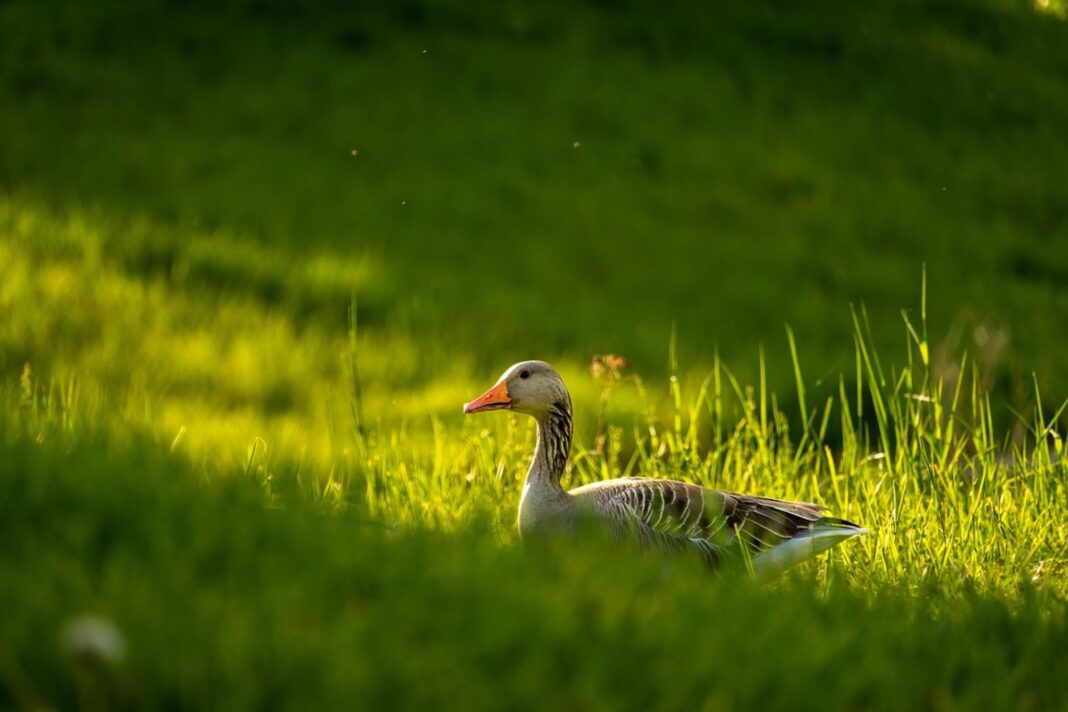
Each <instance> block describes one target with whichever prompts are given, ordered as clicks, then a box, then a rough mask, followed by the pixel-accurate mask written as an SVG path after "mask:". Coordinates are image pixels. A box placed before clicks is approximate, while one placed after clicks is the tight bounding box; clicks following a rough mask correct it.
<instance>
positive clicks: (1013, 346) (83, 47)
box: [0, 0, 1068, 450]
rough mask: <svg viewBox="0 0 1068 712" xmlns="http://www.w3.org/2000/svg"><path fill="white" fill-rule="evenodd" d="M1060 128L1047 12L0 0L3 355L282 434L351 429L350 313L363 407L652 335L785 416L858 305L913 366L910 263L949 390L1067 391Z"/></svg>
mask: <svg viewBox="0 0 1068 712" xmlns="http://www.w3.org/2000/svg"><path fill="white" fill-rule="evenodd" d="M1066 126H1068V29H1066V25H1065V21H1064V6H1063V4H1061V3H1057V2H1054V1H1053V0H1049V1H1048V2H1047V1H1046V0H1042V2H1039V3H1037V4H1034V3H1031V2H1002V1H998V0H990V1H986V2H984V1H977V2H940V1H937V2H919V1H910V0H906V1H895V2H870V3H863V4H854V5H842V4H841V3H829V2H828V3H821V2H816V3H806V4H804V5H798V4H794V3H779V2H765V1H763V0H760V1H756V2H747V3H737V4H717V5H714V6H711V7H710V6H708V5H707V4H704V3H681V4H672V5H670V6H662V5H661V4H659V3H652V2H641V1H635V2H620V3H615V2H604V1H602V2H587V3H574V2H566V3H555V2H542V3H530V4H526V3H517V2H503V3H492V4H488V5H487V4H482V3H470V2H448V1H442V2H430V1H429V0H425V1H424V0H405V1H404V2H396V3H359V4H351V3H332V2H306V3H290V2H282V1H281V0H249V1H247V2H228V3H227V2H210V3H209V2H165V1H163V0H157V1H154V2H151V1H146V2H135V3H130V2H94V3H82V2H69V3H66V2H47V3H42V2H25V1H19V0H8V1H7V2H3V3H0V135H2V136H3V137H4V138H3V140H2V141H0V261H2V263H3V265H4V267H3V274H4V278H3V284H2V285H0V309H2V310H3V315H4V316H3V319H2V320H0V371H2V373H3V376H4V380H5V383H6V384H8V385H9V387H11V388H15V387H17V382H18V379H19V378H20V375H22V374H24V372H25V371H26V368H27V365H29V371H30V377H31V378H32V379H35V381H34V382H38V383H43V384H44V387H49V384H51V387H55V388H60V389H62V388H64V387H66V388H71V387H72V384H75V383H76V385H77V388H78V389H80V391H81V392H83V393H86V392H92V394H94V395H93V396H92V397H93V398H97V397H99V398H101V399H104V400H106V401H107V402H108V403H109V405H108V406H107V407H108V408H111V407H112V405H115V404H118V406H119V407H120V408H121V409H124V410H125V411H126V412H127V414H130V413H133V414H136V413H142V412H143V413H148V414H150V415H146V417H145V419H146V421H147V422H150V423H151V427H152V428H153V429H156V430H158V431H159V432H160V433H161V434H162V435H165V436H166V437H167V438H168V439H169V438H170V437H172V436H173V434H174V433H175V432H178V430H179V429H180V428H183V427H188V428H189V437H190V438H192V439H193V440H194V441H196V439H197V438H198V437H199V438H201V439H202V440H203V439H204V438H208V439H211V438H212V437H213V436H216V435H217V436H218V437H217V439H218V440H219V441H220V442H223V441H227V439H228V438H230V437H231V436H234V435H235V434H236V435H239V436H240V437H238V439H239V440H240V449H242V450H243V449H244V447H245V445H247V443H248V442H249V440H250V439H251V437H252V436H254V435H256V434H261V433H263V432H266V431H271V432H277V433H286V432H288V433H290V434H291V435H292V436H293V438H294V439H295V440H299V439H300V438H302V437H304V436H306V431H307V430H309V429H316V428H318V427H319V425H320V424H322V423H323V422H330V421H331V418H333V417H334V416H333V415H330V414H331V413H344V412H345V411H346V410H347V408H348V402H347V398H348V396H347V395H346V394H347V393H348V392H349V386H348V385H346V384H347V376H346V373H347V371H346V369H347V368H349V366H348V365H347V364H349V362H350V360H351V358H350V357H351V348H350V340H349V333H348V330H349V324H348V316H347V315H348V313H349V309H350V305H351V302H352V300H353V295H354V294H355V295H356V300H357V302H358V307H357V314H358V322H359V325H358V334H357V339H356V343H357V351H358V361H359V367H360V369H361V371H362V376H363V381H364V383H363V388H364V390H365V398H366V405H367V411H368V415H367V417H368V419H369V420H377V421H379V422H385V421H390V420H393V419H396V418H397V417H402V418H409V417H419V416H423V415H426V414H449V417H454V416H455V417H456V418H457V419H458V408H459V403H461V402H462V401H463V400H466V399H468V398H470V397H471V396H473V395H475V392H476V391H477V392H481V390H482V388H483V387H484V386H485V385H488V383H490V382H491V381H492V380H493V379H495V378H496V376H497V375H498V374H499V373H500V372H501V371H502V370H503V369H504V368H505V367H506V366H507V365H508V364H510V363H512V362H514V361H517V360H520V359H524V358H543V359H547V360H550V361H553V362H556V363H558V364H560V366H561V368H562V369H563V370H564V372H565V375H567V376H568V380H569V381H571V382H573V383H574V384H575V385H574V388H575V389H576V390H577V391H579V392H580V393H581V392H582V391H583V389H585V390H587V391H589V392H591V393H592V392H593V390H594V386H593V385H592V384H590V383H588V382H589V380H590V379H589V377H588V371H587V369H588V364H589V359H590V357H591V356H592V355H594V354H600V353H618V354H621V355H623V356H624V357H626V358H627V359H628V360H629V362H630V364H631V369H632V371H633V372H637V373H640V374H642V375H643V377H644V378H645V380H646V381H647V382H648V381H652V382H655V383H658V384H660V383H664V382H665V381H662V380H659V379H661V378H662V377H663V376H664V374H666V373H667V371H668V368H669V365H668V348H669V342H670V339H671V333H672V329H673V328H674V329H675V330H676V331H677V345H678V360H679V368H680V370H681V371H682V372H683V373H684V374H693V375H694V376H695V377H698V378H699V377H702V376H703V375H704V374H705V373H707V372H708V371H709V369H710V368H711V367H712V364H713V361H714V359H715V356H716V354H717V353H718V354H719V356H720V357H721V358H722V360H723V362H724V363H725V364H726V365H728V366H729V367H730V368H731V369H732V370H733V371H734V372H735V373H736V374H737V375H738V377H739V379H740V381H742V382H743V383H755V382H756V381H757V379H758V378H759V374H758V365H759V359H758V354H759V352H760V349H761V348H762V347H763V349H764V351H765V353H766V360H767V369H766V378H767V381H768V385H769V388H771V389H772V390H775V391H777V392H779V394H780V404H781V405H782V406H783V408H784V410H787V412H791V413H792V412H793V410H792V409H791V408H790V406H789V403H790V401H791V399H792V398H795V396H794V395H793V383H794V374H793V370H792V366H791V360H790V354H789V349H788V345H787V340H786V332H785V330H784V325H786V324H788V325H790V326H791V327H792V329H793V331H794V334H795V336H796V341H797V345H798V351H799V359H800V364H801V366H802V370H803V371H804V376H805V378H806V379H807V380H808V381H809V384H810V388H812V389H813V391H814V393H815V395H814V396H813V398H815V399H816V402H820V400H821V398H822V397H824V396H825V395H826V394H827V393H836V392H837V388H838V379H839V375H840V374H844V375H843V376H842V377H843V379H844V380H845V381H846V383H847V387H848V386H849V382H850V381H851V379H855V378H856V376H855V365H854V342H853V336H852V329H853V324H852V321H851V316H850V305H855V306H856V307H857V308H858V309H859V308H860V307H861V305H863V306H864V307H865V308H866V310H867V313H868V316H869V318H870V322H871V328H872V332H873V339H874V342H875V343H876V345H877V346H878V348H879V350H880V353H881V354H882V355H883V357H884V358H885V359H887V360H889V361H890V362H893V363H898V364H903V363H904V362H905V360H906V358H907V347H906V345H907V339H908V337H907V333H906V329H905V327H904V323H903V320H902V318H901V310H902V309H905V310H907V311H908V313H909V315H910V319H911V320H912V321H913V322H914V323H915V324H918V323H919V320H920V315H919V311H920V300H921V287H922V282H923V272H924V267H925V266H926V275H927V292H928V294H927V311H928V314H927V317H928V329H929V334H930V341H931V344H932V351H933V361H934V363H935V365H936V368H937V367H938V366H939V364H940V363H942V362H949V361H950V357H951V356H953V357H955V356H957V355H959V354H960V353H961V352H962V351H964V350H967V351H968V352H969V355H970V357H971V361H972V363H974V364H976V365H977V366H978V367H979V368H980V369H981V372H982V377H983V379H984V380H985V381H986V383H987V384H988V385H989V386H990V387H992V388H993V389H994V390H995V392H996V393H997V394H998V395H999V396H1000V397H1003V398H1004V399H1005V400H1006V401H1007V402H1008V403H1010V404H1017V405H1019V404H1021V403H1024V402H1026V401H1027V400H1028V399H1030V397H1031V394H1032V391H1033V382H1032V375H1031V374H1032V371H1034V372H1036V373H1037V376H1038V380H1039V383H1040V385H1041V387H1042V388H1043V391H1045V392H1047V393H1048V394H1049V396H1050V397H1051V398H1052V399H1053V400H1057V401H1058V402H1059V399H1060V398H1062V397H1063V396H1064V394H1065V393H1066V389H1068V361H1066V360H1065V359H1064V358H1063V351H1064V349H1065V346H1066V344H1068V327H1066V326H1065V324H1068V249H1066V247H1068V181H1066V180H1065V170H1066V167H1068V132H1066V131H1065V127H1066ZM917 328H919V327H917ZM945 375H946V376H947V377H948V378H950V379H952V377H953V373H951V372H950V373H947V374H945ZM84 397H85V398H88V396H84ZM332 399H333V400H332ZM580 400H581V397H580ZM334 401H336V404H335V405H336V407H335V406H332V405H330V404H331V403H332V402H334ZM1000 413H1001V414H1002V415H1003V416H1005V417H1006V418H1010V417H1011V416H1010V415H1009V412H1008V411H1007V410H1002V411H1000ZM337 417H341V416H337ZM283 437H284V436H283Z"/></svg>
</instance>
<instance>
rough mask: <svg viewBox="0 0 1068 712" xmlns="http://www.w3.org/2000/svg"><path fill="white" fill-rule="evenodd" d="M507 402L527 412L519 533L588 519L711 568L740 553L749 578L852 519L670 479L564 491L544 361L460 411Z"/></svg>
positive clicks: (829, 542) (795, 557)
mask: <svg viewBox="0 0 1068 712" xmlns="http://www.w3.org/2000/svg"><path fill="white" fill-rule="evenodd" d="M494 410H511V411H514V412H516V413H523V414H525V415H529V416H531V417H532V418H534V420H535V422H536V423H537V432H538V436H537V445H536V446H535V448H534V455H533V458H532V459H531V462H530V469H529V470H528V471H527V476H526V481H525V482H524V484H523V493H522V496H521V498H520V500H519V517H518V529H519V536H520V538H527V537H531V536H534V535H539V534H544V533H550V534H552V533H564V534H569V535H572V536H573V535H575V534H576V532H577V530H578V529H579V527H580V525H581V524H583V523H584V522H586V521H590V520H592V521H593V522H595V523H597V524H602V525H605V526H606V527H607V529H608V531H609V532H610V533H612V534H613V535H614V536H615V537H617V538H624V539H630V540H637V542H638V543H639V544H640V545H642V546H643V547H645V548H654V547H655V548H658V549H660V550H663V551H667V552H682V551H692V552H694V553H696V554H698V555H699V556H700V557H701V558H702V559H703V560H704V562H705V563H706V564H707V565H708V566H709V567H710V568H713V569H716V570H718V569H720V568H721V566H722V564H723V563H724V562H725V561H726V560H728V559H733V560H735V561H739V560H744V561H746V562H748V563H747V566H750V567H751V570H752V572H753V574H755V575H756V576H757V577H758V578H767V577H770V576H773V575H776V574H778V573H780V572H781V571H783V570H785V569H787V568H788V567H790V566H793V565H794V564H797V563H799V562H801V561H804V560H806V559H809V558H812V557H814V556H816V555H817V554H819V553H821V552H824V551H826V550H827V549H830V548H831V547H832V546H835V545H836V544H839V543H841V542H843V541H845V540H846V539H850V538H852V537H854V536H857V535H860V534H867V533H868V532H867V530H866V529H865V528H863V527H861V526H858V525H856V524H853V523H852V522H848V521H846V520H844V519H836V518H833V517H828V516H824V514H823V512H824V511H825V508H824V507H822V506H821V505H818V504H810V503H808V502H787V501H783V500H779V499H770V498H767V497H755V496H752V495H745V494H737V493H734V492H725V491H721V490H713V489H708V488H705V487H702V486H699V485H695V484H689V483H687V482H680V481H677V480H667V479H651V478H643V477H622V478H619V479H613V480H606V481H603V482H595V483H593V484H588V485H584V486H582V487H578V488H576V489H572V490H570V491H567V490H565V489H564V488H563V487H562V486H561V484H560V478H561V477H562V475H563V474H564V469H565V467H566V465H567V461H568V456H569V454H570V450H571V438H572V432H573V430H572V417H571V412H572V411H571V395H570V394H569V393H568V390H567V388H566V387H565V386H564V381H563V379H562V378H561V377H560V374H559V373H557V372H556V369H554V368H553V367H552V366H551V365H549V364H548V363H546V362H545V361H522V362H520V363H517V364H515V365H514V366H511V367H510V368H509V369H508V370H507V371H505V372H504V374H503V375H502V376H501V377H500V378H499V379H498V380H497V383H496V384H495V385H494V386H493V387H492V388H490V389H489V390H488V391H486V392H485V393H484V394H482V395H481V396H479V397H478V398H476V399H474V400H473V401H471V402H470V403H467V404H465V405H464V413H465V414H471V413H483V412H486V411H494Z"/></svg>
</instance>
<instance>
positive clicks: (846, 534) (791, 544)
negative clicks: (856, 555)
mask: <svg viewBox="0 0 1068 712" xmlns="http://www.w3.org/2000/svg"><path fill="white" fill-rule="evenodd" d="M867 533H868V530H867V529H865V528H864V527H858V526H855V525H852V524H833V525H832V524H816V525H815V526H813V527H812V529H811V530H810V531H808V532H806V533H804V534H798V535H797V536H795V537H794V538H793V539H789V540H788V541H784V542H783V543H781V544H779V545H777V546H774V547H772V548H771V549H768V550H767V551H765V552H764V553H762V554H759V555H758V556H756V557H755V558H754V559H753V573H754V574H755V575H756V577H757V578H758V579H762V580H763V579H768V578H771V577H773V576H777V575H778V574H780V573H782V572H783V571H785V570H786V569H788V568H790V567H791V566H793V565H795V564H799V563H801V562H802V561H807V560H808V559H811V558H813V557H814V556H816V555H817V554H820V553H822V552H824V551H827V550H828V549H830V548H831V547H832V546H835V545H836V544H840V543H841V542H843V541H845V540H846V539H852V538H853V537H855V536H858V535H860V534H867Z"/></svg>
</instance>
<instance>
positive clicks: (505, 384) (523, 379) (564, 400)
mask: <svg viewBox="0 0 1068 712" xmlns="http://www.w3.org/2000/svg"><path fill="white" fill-rule="evenodd" d="M554 406H555V407H556V408H558V409H561V410H564V411H565V412H566V413H567V414H568V415H570V414H571V396H570V395H568V392H567V388H565V387H564V380H563V379H562V378H560V374H559V373H557V372H556V369H555V368H553V367H552V366H550V365H549V364H547V363H545V362H544V361H520V362H519V363H517V364H515V365H514V366H512V367H510V368H509V369H508V370H507V371H505V372H504V373H503V374H502V375H501V377H500V378H499V379H498V380H497V383H496V384H495V385H494V386H493V387H492V388H490V389H489V390H488V391H486V392H485V393H483V394H482V395H480V396H479V397H478V398H476V399H474V400H473V401H471V402H470V403H467V404H466V405H464V413H481V412H483V411H487V410H514V411H516V412H517V413H525V414H526V415H529V416H532V417H533V418H535V419H536V420H539V421H540V420H544V419H545V418H546V417H547V416H548V415H549V413H550V411H551V410H552V409H553V408H554Z"/></svg>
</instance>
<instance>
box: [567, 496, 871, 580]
mask: <svg viewBox="0 0 1068 712" xmlns="http://www.w3.org/2000/svg"><path fill="white" fill-rule="evenodd" d="M572 494H573V495H575V496H576V497H577V498H579V501H580V502H585V503H586V504H587V505H588V506H590V507H591V508H592V509H593V510H594V512H595V513H596V514H597V515H598V516H599V517H600V518H602V519H604V520H606V521H608V522H609V523H610V524H611V525H612V526H613V528H614V529H615V530H616V531H618V532H620V533H623V534H628V535H633V536H636V537H637V538H638V539H639V540H640V541H641V542H642V543H643V544H646V545H657V546H660V547H663V548H667V549H670V550H685V549H693V550H696V551H697V552H698V553H699V554H700V555H701V556H702V557H703V558H704V559H705V560H706V562H707V563H709V564H710V565H712V566H716V565H718V564H720V563H721V561H722V560H723V559H724V558H726V557H732V556H737V555H738V553H739V552H740V549H741V548H743V547H744V549H745V550H746V552H747V555H748V556H749V557H750V558H751V559H752V560H753V561H754V564H757V563H758V562H760V561H762V560H765V559H767V560H769V561H770V560H774V561H776V562H779V563H785V565H783V566H782V567H781V568H785V567H786V566H789V565H791V564H792V563H796V562H797V561H800V560H802V559H804V558H808V556H810V555H813V554H814V553H818V552H819V551H822V550H824V549H826V548H828V547H829V546H831V545H833V544H834V543H837V542H838V541H840V540H842V539H844V538H848V537H849V536H854V535H856V534H859V533H863V532H864V530H863V529H862V528H860V527H858V526H856V525H855V524H851V523H850V522H846V521H844V520H841V519H833V518H830V517H825V516H824V515H823V514H822V511H823V507H821V506H820V505H817V504H810V503H807V502H786V501H783V500H778V499H769V498H766V497H753V496H750V495H743V494H736V493H733V492H723V491H719V490H711V489H706V488H704V487H700V486H698V485H693V484H688V483H686V482H678V481H675V480H661V479H645V478H636V477H635V478H624V479H619V480H610V481H607V482H602V483H597V484H594V485H587V486H586V487H581V488H579V489H577V490H573V491H572ZM832 530H838V531H839V533H840V534H841V536H838V537H837V538H835V539H834V541H828V542H827V543H826V545H825V546H822V547H814V546H808V547H807V549H809V550H811V551H806V552H804V553H805V555H802V556H800V557H798V556H796V555H795V556H792V557H785V561H784V557H783V555H782V554H781V553H780V554H778V555H775V556H772V555H771V554H772V552H773V550H776V549H777V548H780V547H783V546H784V545H786V544H788V543H789V542H798V541H801V540H805V541H807V542H808V543H809V544H811V541H809V540H810V539H812V538H813V537H815V536H816V535H817V534H822V533H824V532H827V531H832ZM799 553H800V552H799ZM757 568H760V567H759V566H758V567H757Z"/></svg>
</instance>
